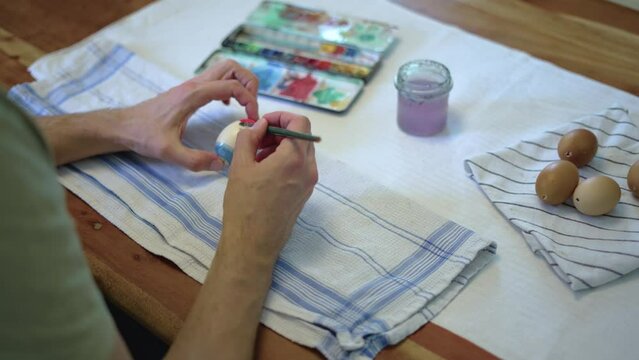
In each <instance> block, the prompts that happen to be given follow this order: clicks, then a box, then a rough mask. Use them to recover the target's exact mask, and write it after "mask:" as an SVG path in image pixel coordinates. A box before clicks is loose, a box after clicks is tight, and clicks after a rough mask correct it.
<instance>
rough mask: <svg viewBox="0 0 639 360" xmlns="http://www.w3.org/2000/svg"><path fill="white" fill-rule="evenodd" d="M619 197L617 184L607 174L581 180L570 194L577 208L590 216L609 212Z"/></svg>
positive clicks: (619, 191)
mask: <svg viewBox="0 0 639 360" xmlns="http://www.w3.org/2000/svg"><path fill="white" fill-rule="evenodd" d="M619 199H621V189H620V188H619V184H617V182H616V181H614V180H613V179H611V178H609V177H607V176H595V177H591V178H589V179H586V180H584V181H582V182H581V183H580V184H579V186H577V188H576V189H575V193H574V194H572V201H573V203H574V204H575V207H576V208H577V210H579V212H581V213H583V214H586V215H592V216H598V215H603V214H606V213H608V212H610V211H611V210H612V209H614V208H615V206H616V205H617V203H618V202H619Z"/></svg>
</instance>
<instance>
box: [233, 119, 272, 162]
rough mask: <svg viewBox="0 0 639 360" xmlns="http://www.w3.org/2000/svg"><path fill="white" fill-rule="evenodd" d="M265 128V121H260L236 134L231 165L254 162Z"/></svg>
mask: <svg viewBox="0 0 639 360" xmlns="http://www.w3.org/2000/svg"><path fill="white" fill-rule="evenodd" d="M267 127H268V123H267V122H266V120H264V119H260V120H258V121H257V122H256V123H255V125H253V126H252V127H250V128H247V129H243V130H241V131H240V132H239V134H237V140H235V150H234V151H233V163H232V164H238V163H239V164H247V163H254V162H255V161H256V158H255V157H256V154H257V150H258V148H259V146H260V143H261V142H262V139H263V138H264V136H265V135H266V128H267Z"/></svg>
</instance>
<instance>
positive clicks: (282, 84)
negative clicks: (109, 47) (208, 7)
mask: <svg viewBox="0 0 639 360" xmlns="http://www.w3.org/2000/svg"><path fill="white" fill-rule="evenodd" d="M394 31H395V27H393V26H391V25H388V24H384V23H380V22H375V21H370V20H364V19H357V18H351V17H344V16H337V15H331V14H329V13H327V12H325V11H320V10H313V9H307V8H302V7H298V6H294V5H290V4H285V3H282V2H276V1H265V2H263V3H261V4H260V5H259V6H258V8H257V9H256V10H255V11H253V13H251V15H250V16H249V18H248V19H247V21H246V22H245V23H244V24H243V25H241V26H239V27H238V28H237V29H235V30H234V31H233V32H232V33H231V34H229V36H227V37H226V39H224V41H223V42H222V49H219V50H217V51H215V52H213V54H211V55H210V56H209V57H208V58H207V59H206V60H205V61H204V63H202V65H200V67H199V68H198V70H197V71H196V72H198V73H199V72H201V71H203V70H204V69H206V68H207V67H208V66H209V65H211V64H212V63H214V62H216V61H220V60H223V59H233V60H235V61H237V62H239V63H240V64H242V65H243V66H245V67H247V68H249V69H251V70H252V71H253V72H254V73H255V74H256V75H257V77H258V78H259V80H260V89H259V93H260V94H263V95H268V96H272V97H277V98H281V99H286V100H292V101H295V102H299V103H303V104H306V105H311V106H315V107H319V108H322V109H327V110H331V111H336V112H342V111H345V110H347V109H348V108H349V106H350V105H351V104H352V103H353V101H354V100H355V99H356V98H357V96H358V94H359V93H360V92H361V91H362V88H363V87H364V83H365V82H366V81H367V80H368V79H370V77H371V76H372V75H373V74H374V72H375V70H376V69H377V67H378V66H379V63H380V62H381V60H382V57H383V55H384V52H385V51H386V50H387V49H388V48H389V46H390V45H391V44H392V43H393V42H394V40H395V36H394Z"/></svg>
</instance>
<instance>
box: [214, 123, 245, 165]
mask: <svg viewBox="0 0 639 360" xmlns="http://www.w3.org/2000/svg"><path fill="white" fill-rule="evenodd" d="M240 130H242V126H240V122H239V121H235V122H232V123H230V124H229V125H227V126H226V127H225V128H224V129H223V130H222V132H220V135H218V137H217V140H216V141H215V152H216V153H217V155H218V156H219V157H220V158H221V159H222V160H223V161H224V163H225V164H226V165H227V166H228V165H230V164H231V161H232V160H233V150H235V140H236V139H237V134H238V133H239V132H240Z"/></svg>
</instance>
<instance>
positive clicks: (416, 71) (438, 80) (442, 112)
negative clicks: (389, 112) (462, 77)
mask: <svg viewBox="0 0 639 360" xmlns="http://www.w3.org/2000/svg"><path fill="white" fill-rule="evenodd" d="M395 87H396V88H397V96H398V102H397V124H398V125H399V128H400V129H402V130H403V131H404V132H406V133H409V134H412V135H418V136H429V135H434V134H437V133H438V132H440V131H442V130H443V129H444V127H445V126H446V117H447V114H448V94H449V93H450V90H451V89H452V88H453V79H452V78H451V76H450V72H449V71H448V69H447V68H446V66H444V65H443V64H440V63H438V62H436V61H432V60H413V61H410V62H408V63H406V64H404V65H402V66H401V67H400V68H399V71H398V72H397V76H396V77H395Z"/></svg>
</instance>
